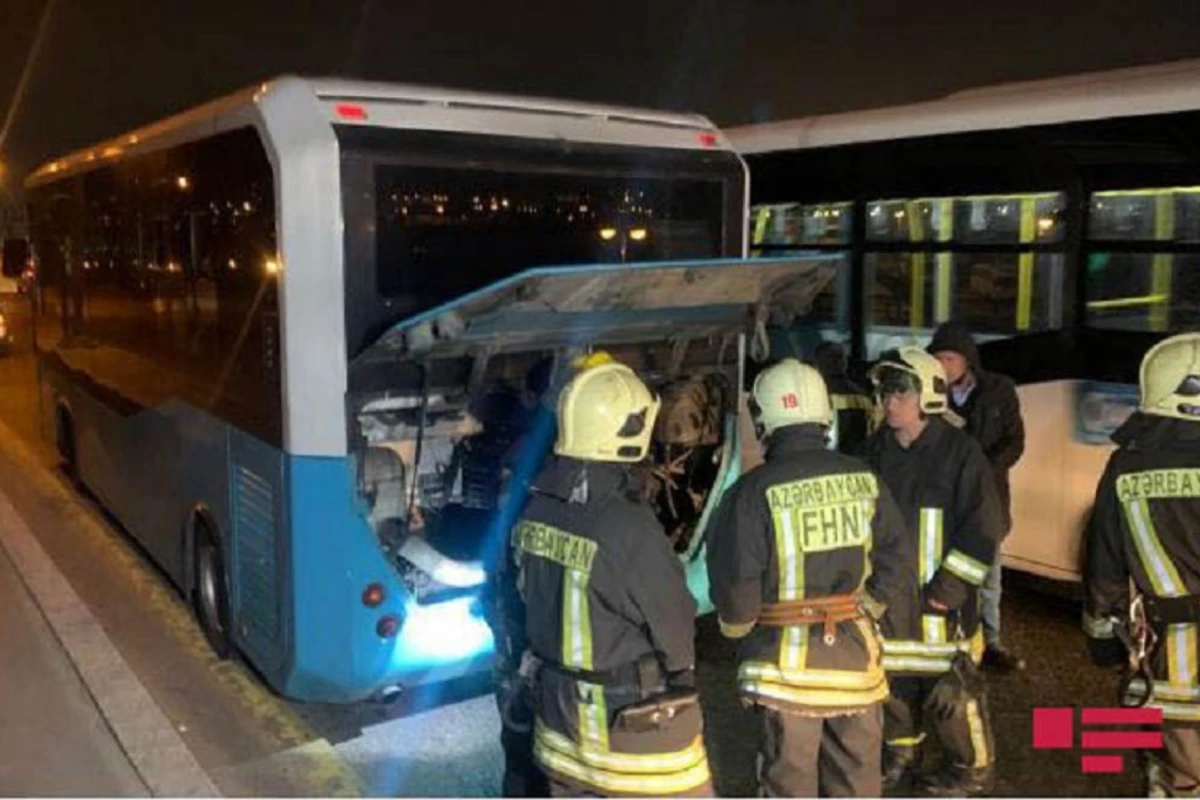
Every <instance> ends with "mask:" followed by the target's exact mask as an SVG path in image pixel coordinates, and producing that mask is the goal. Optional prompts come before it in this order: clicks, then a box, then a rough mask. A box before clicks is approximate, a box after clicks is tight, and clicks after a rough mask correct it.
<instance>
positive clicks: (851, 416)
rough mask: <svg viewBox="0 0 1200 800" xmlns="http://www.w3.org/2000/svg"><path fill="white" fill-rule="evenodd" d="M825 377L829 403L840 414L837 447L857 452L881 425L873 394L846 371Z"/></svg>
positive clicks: (838, 417) (860, 450)
mask: <svg viewBox="0 0 1200 800" xmlns="http://www.w3.org/2000/svg"><path fill="white" fill-rule="evenodd" d="M824 377H825V385H826V387H827V388H828V389H829V404H830V405H831V406H832V407H833V410H834V413H836V414H837V439H838V440H837V449H838V450H839V451H840V452H842V453H847V454H849V455H854V454H857V453H860V452H862V448H863V444H864V443H865V442H866V440H867V437H868V436H870V435H871V434H872V433H873V432H874V431H875V428H876V427H878V421H879V420H878V407H877V406H876V405H875V401H874V400H873V399H872V398H871V395H870V394H868V393H867V391H866V390H865V389H863V388H862V387H861V386H859V385H858V384H856V383H855V382H854V381H852V380H850V378H848V377H846V376H845V375H844V374H830V375H826V376H824Z"/></svg>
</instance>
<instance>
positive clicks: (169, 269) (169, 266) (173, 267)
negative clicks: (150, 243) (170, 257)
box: [167, 261, 179, 272]
mask: <svg viewBox="0 0 1200 800" xmlns="http://www.w3.org/2000/svg"><path fill="white" fill-rule="evenodd" d="M167 272H179V265H178V264H176V263H175V262H174V261H170V262H168V263H167Z"/></svg>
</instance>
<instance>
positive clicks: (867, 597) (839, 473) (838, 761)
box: [708, 358, 916, 797]
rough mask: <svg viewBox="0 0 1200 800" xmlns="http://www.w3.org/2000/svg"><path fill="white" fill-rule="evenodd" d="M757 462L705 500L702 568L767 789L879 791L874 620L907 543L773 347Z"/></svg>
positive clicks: (787, 793)
mask: <svg viewBox="0 0 1200 800" xmlns="http://www.w3.org/2000/svg"><path fill="white" fill-rule="evenodd" d="M753 405H754V411H755V416H756V418H757V419H756V423H757V425H758V427H759V429H760V431H761V434H762V435H763V436H765V438H766V461H765V463H764V464H761V465H759V466H757V467H755V468H754V469H752V470H751V471H750V472H748V473H746V474H745V475H743V476H742V477H741V478H740V479H739V480H738V482H737V484H735V485H734V487H733V489H732V490H730V491H729V493H728V494H726V496H725V498H724V499H723V500H722V502H721V506H720V508H719V510H718V512H717V516H716V518H715V523H714V526H713V528H712V531H713V533H712V538H711V541H710V542H709V549H708V574H709V582H710V587H711V589H710V591H711V597H712V600H713V604H714V606H715V607H716V610H717V614H718V620H719V624H720V627H721V631H722V632H723V633H724V634H725V635H726V636H728V637H730V638H734V639H740V640H741V643H740V651H741V652H740V656H741V664H740V666H739V668H738V683H739V687H740V691H741V694H742V698H743V701H744V702H745V703H746V704H747V705H750V706H753V707H754V708H755V712H756V714H757V715H758V717H759V720H760V725H761V729H760V737H761V738H760V744H759V753H760V756H759V757H760V762H759V785H760V787H761V790H762V792H763V793H764V794H766V795H767V796H770V797H801V796H804V797H814V796H817V795H818V793H819V794H820V795H821V796H825V797H853V796H878V795H879V794H880V792H881V789H882V786H881V781H880V775H881V766H880V760H879V756H880V751H881V748H882V721H881V709H880V705H881V703H882V701H883V700H884V699H885V698H886V697H887V694H888V687H887V679H886V676H885V675H884V672H883V666H882V664H881V663H880V657H881V650H880V647H881V641H880V638H879V634H878V630H877V628H876V621H877V620H878V619H879V618H880V617H881V616H882V615H883V614H884V611H885V609H886V608H888V607H889V606H891V605H897V606H899V607H901V608H905V607H908V606H911V604H912V597H913V596H914V595H915V593H916V572H915V567H914V565H915V562H916V551H915V549H914V547H913V543H912V540H911V538H910V537H908V536H907V535H906V534H905V532H904V523H903V521H902V520H901V518H900V513H899V511H898V509H897V508H896V504H895V502H894V501H893V500H892V497H891V494H890V492H889V491H888V490H887V488H886V487H885V486H884V485H883V484H882V483H881V482H880V481H879V480H878V478H877V477H876V475H875V474H874V473H873V472H871V470H870V469H868V468H867V466H866V465H865V464H863V463H862V462H861V461H858V460H857V459H853V458H850V457H849V456H845V455H842V454H840V453H837V452H831V451H829V450H828V449H826V447H825V439H826V435H827V431H828V428H829V426H830V424H831V423H832V421H833V411H832V409H831V407H830V403H829V397H828V394H827V392H826V388H825V382H824V381H823V380H822V378H821V375H820V373H818V372H817V370H815V369H813V368H812V367H810V366H808V365H806V364H801V363H800V362H799V361H797V360H795V359H791V358H789V359H785V360H783V361H782V362H780V363H779V364H777V365H775V366H773V367H771V368H769V369H767V370H765V371H764V372H762V373H761V374H759V376H758V378H757V380H755V382H754V389H753Z"/></svg>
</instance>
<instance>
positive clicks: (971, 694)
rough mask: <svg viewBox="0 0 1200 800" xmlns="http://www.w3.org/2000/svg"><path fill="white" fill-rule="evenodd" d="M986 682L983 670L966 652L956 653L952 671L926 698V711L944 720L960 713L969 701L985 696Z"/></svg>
mask: <svg viewBox="0 0 1200 800" xmlns="http://www.w3.org/2000/svg"><path fill="white" fill-rule="evenodd" d="M985 688H986V682H985V680H984V677H983V672H982V671H981V670H980V669H979V667H977V666H976V665H975V662H974V661H972V660H971V657H970V656H969V655H967V654H966V653H963V652H959V653H956V654H955V656H954V658H953V660H952V661H951V662H950V671H949V672H947V673H946V674H945V675H943V676H942V677H941V678H939V679H938V682H937V684H935V685H934V687H933V691H931V692H930V693H929V697H928V698H926V700H925V711H926V713H928V714H929V715H931V716H932V717H934V718H936V719H939V720H941V721H943V722H945V721H946V720H948V719H950V718H951V717H953V716H954V715H955V714H956V713H958V711H959V709H961V708H963V707H964V706H965V705H966V704H967V703H968V702H969V701H971V700H975V699H979V698H982V697H983V693H984V690H985Z"/></svg>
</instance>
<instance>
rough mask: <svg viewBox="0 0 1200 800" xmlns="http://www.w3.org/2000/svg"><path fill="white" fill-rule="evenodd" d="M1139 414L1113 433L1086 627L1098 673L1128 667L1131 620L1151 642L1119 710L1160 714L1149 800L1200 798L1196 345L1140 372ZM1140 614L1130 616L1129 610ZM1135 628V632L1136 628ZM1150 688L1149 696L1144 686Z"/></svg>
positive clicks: (1170, 342)
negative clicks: (1136, 706) (1132, 590)
mask: <svg viewBox="0 0 1200 800" xmlns="http://www.w3.org/2000/svg"><path fill="white" fill-rule="evenodd" d="M1140 382H1141V395H1142V396H1141V404H1140V409H1139V411H1138V413H1135V414H1133V415H1132V416H1131V417H1130V418H1129V420H1128V421H1126V423H1125V424H1124V425H1122V426H1121V427H1120V428H1119V429H1118V430H1117V432H1116V433H1115V434H1113V441H1115V442H1116V443H1117V447H1118V449H1117V451H1116V452H1115V453H1113V454H1112V456H1111V458H1110V459H1109V462H1108V468H1107V469H1106V470H1105V471H1104V476H1103V477H1102V478H1101V479H1100V485H1099V486H1098V487H1097V489H1096V504H1095V507H1094V509H1093V511H1092V519H1091V523H1090V524H1089V526H1088V531H1087V547H1086V552H1087V563H1086V566H1085V568H1084V575H1083V580H1084V587H1085V589H1086V594H1085V598H1086V599H1085V606H1084V615H1083V627H1084V631H1085V632H1086V633H1087V636H1088V644H1089V646H1090V649H1091V651H1092V657H1093V659H1094V660H1095V661H1096V663H1098V664H1100V665H1101V666H1116V665H1117V664H1122V663H1125V662H1126V659H1127V658H1128V656H1129V654H1128V652H1127V650H1126V648H1125V647H1123V646H1122V641H1121V639H1120V638H1119V636H1120V635H1124V638H1125V640H1126V641H1130V640H1131V639H1133V638H1134V637H1138V636H1139V634H1140V632H1139V631H1138V630H1136V629H1135V630H1132V631H1131V630H1130V628H1129V627H1127V623H1128V621H1129V619H1130V598H1129V583H1130V580H1132V581H1133V584H1134V586H1135V587H1136V594H1137V601H1136V606H1135V607H1134V616H1135V617H1136V618H1138V626H1137V627H1140V628H1142V630H1144V631H1145V632H1146V633H1148V634H1150V635H1151V636H1152V637H1153V638H1152V639H1151V640H1150V642H1152V644H1150V647H1149V652H1148V653H1147V654H1146V656H1145V659H1144V663H1142V664H1140V665H1139V666H1140V667H1142V668H1143V669H1142V671H1141V674H1140V675H1138V676H1137V677H1135V678H1133V680H1132V681H1131V683H1130V684H1129V686H1128V687H1127V692H1128V696H1127V697H1126V698H1125V700H1126V702H1131V703H1132V702H1135V701H1137V700H1144V699H1145V698H1146V695H1147V694H1151V693H1152V694H1151V696H1150V698H1149V700H1148V705H1149V706H1150V707H1152V708H1159V709H1161V710H1162V714H1163V719H1164V731H1163V748H1162V749H1161V750H1154V751H1150V752H1149V753H1148V755H1149V756H1150V758H1149V759H1148V767H1149V768H1148V770H1147V773H1148V774H1147V776H1146V777H1147V782H1148V783H1149V786H1148V789H1149V796H1150V797H1196V796H1197V795H1200V730H1198V729H1197V726H1196V722H1197V721H1198V720H1200V670H1198V669H1197V640H1198V638H1200V561H1198V560H1197V557H1196V555H1197V548H1196V544H1197V536H1196V534H1197V531H1200V334H1197V333H1186V334H1181V335H1179V336H1173V337H1171V338H1170V339H1167V340H1165V341H1163V342H1161V343H1159V344H1158V345H1156V346H1155V347H1153V348H1151V350H1150V352H1148V353H1147V354H1146V357H1145V359H1143V361H1142V369H1141V381H1140ZM1138 608H1141V609H1142V612H1141V613H1138V612H1137V609H1138ZM1143 626H1144V627H1143ZM1147 679H1150V680H1151V682H1152V683H1151V685H1149V686H1148V685H1147Z"/></svg>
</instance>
